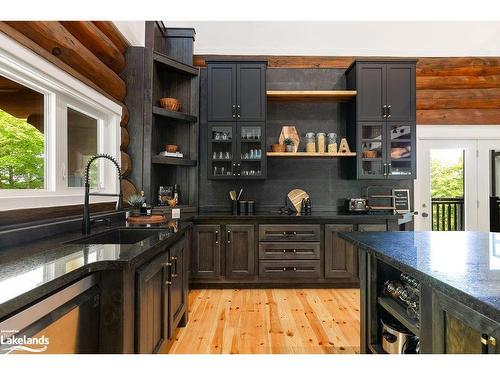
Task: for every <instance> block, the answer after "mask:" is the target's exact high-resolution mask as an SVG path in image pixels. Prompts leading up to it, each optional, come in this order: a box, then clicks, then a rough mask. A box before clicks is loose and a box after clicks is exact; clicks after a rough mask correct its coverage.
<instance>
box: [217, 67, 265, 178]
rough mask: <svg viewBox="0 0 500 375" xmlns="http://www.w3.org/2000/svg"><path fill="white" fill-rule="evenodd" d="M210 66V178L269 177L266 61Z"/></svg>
mask: <svg viewBox="0 0 500 375" xmlns="http://www.w3.org/2000/svg"><path fill="white" fill-rule="evenodd" d="M207 65H208V67H207V70H208V84H207V85H208V93H207V96H208V128H209V131H208V143H209V145H208V160H210V163H209V164H208V165H209V170H208V178H209V179H263V178H265V177H266V133H265V121H266V103H267V97H266V64H265V63H262V62H245V63H243V62H240V63H236V62H208V64H207Z"/></svg>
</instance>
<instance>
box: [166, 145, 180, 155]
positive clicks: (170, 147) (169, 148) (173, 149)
mask: <svg viewBox="0 0 500 375" xmlns="http://www.w3.org/2000/svg"><path fill="white" fill-rule="evenodd" d="M165 151H167V152H172V153H175V152H177V151H179V145H165Z"/></svg>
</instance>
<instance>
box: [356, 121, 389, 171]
mask: <svg viewBox="0 0 500 375" xmlns="http://www.w3.org/2000/svg"><path fill="white" fill-rule="evenodd" d="M359 129H360V132H359V134H360V137H359V145H358V146H359V147H358V150H361V157H360V158H358V163H359V165H358V171H360V172H359V174H360V175H359V176H358V177H360V178H378V179H379V178H385V176H386V175H387V169H386V162H385V160H386V155H385V149H384V142H385V123H384V122H370V123H359Z"/></svg>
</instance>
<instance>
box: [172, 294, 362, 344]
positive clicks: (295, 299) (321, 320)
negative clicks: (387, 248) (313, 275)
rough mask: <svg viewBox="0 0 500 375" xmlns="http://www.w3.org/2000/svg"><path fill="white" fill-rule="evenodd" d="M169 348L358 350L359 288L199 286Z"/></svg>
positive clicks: (191, 296) (192, 295) (190, 298)
mask: <svg viewBox="0 0 500 375" xmlns="http://www.w3.org/2000/svg"><path fill="white" fill-rule="evenodd" d="M189 306H190V308H189V310H190V311H189V323H188V325H187V326H186V327H184V328H180V329H179V330H178V332H177V335H176V337H175V339H174V341H173V344H172V345H171V347H170V350H169V353H170V354H321V353H323V354H333V353H346V354H353V353H359V331H360V330H359V290H358V289H241V290H240V289H202V290H192V291H191V292H190V294H189Z"/></svg>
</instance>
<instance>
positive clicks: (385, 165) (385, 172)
mask: <svg viewBox="0 0 500 375" xmlns="http://www.w3.org/2000/svg"><path fill="white" fill-rule="evenodd" d="M384 176H387V164H386V163H384Z"/></svg>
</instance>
